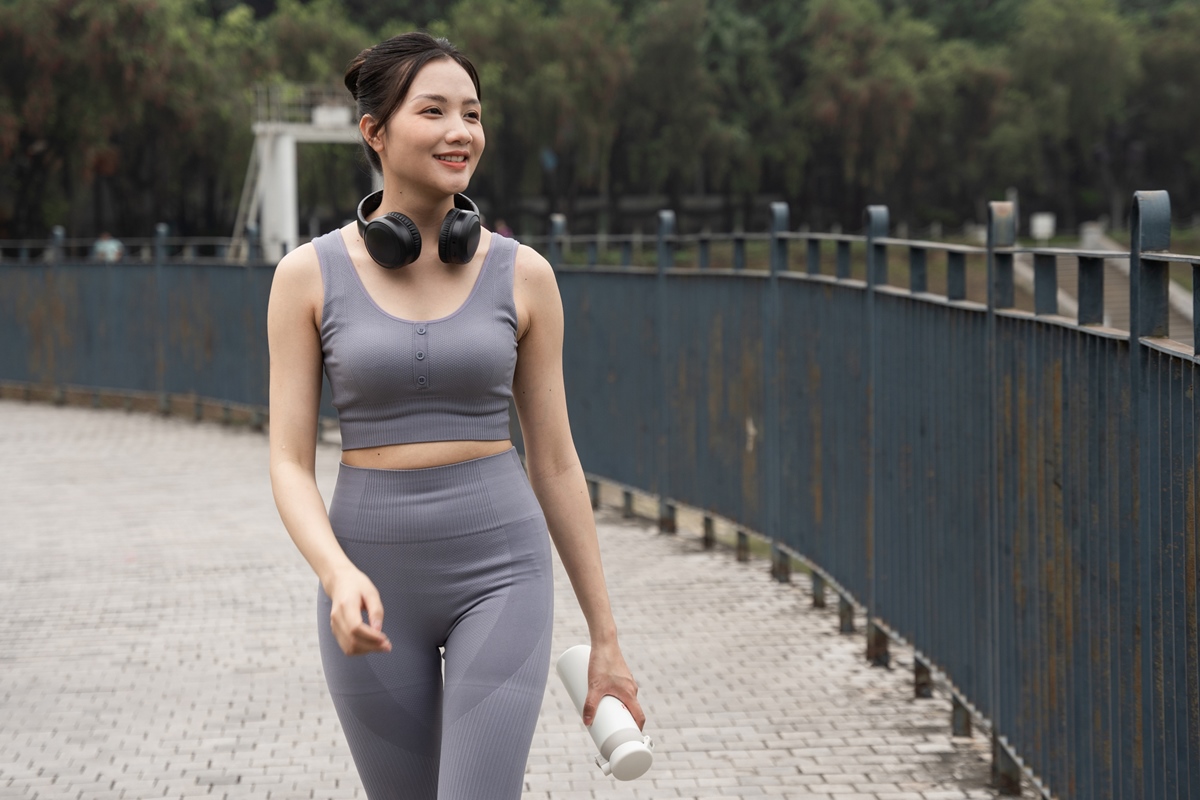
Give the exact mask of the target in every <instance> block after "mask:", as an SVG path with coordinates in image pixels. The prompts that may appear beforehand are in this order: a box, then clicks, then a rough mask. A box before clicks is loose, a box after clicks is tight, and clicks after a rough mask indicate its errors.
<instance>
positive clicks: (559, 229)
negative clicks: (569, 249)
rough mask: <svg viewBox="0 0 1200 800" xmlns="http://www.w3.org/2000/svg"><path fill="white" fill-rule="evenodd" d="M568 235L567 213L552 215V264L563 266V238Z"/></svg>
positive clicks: (553, 265)
mask: <svg viewBox="0 0 1200 800" xmlns="http://www.w3.org/2000/svg"><path fill="white" fill-rule="evenodd" d="M566 235H567V217H566V215H565V214H551V215H550V258H549V261H550V266H552V267H554V268H555V269H561V268H562V265H563V263H562V258H563V251H562V240H563V237H564V236H566Z"/></svg>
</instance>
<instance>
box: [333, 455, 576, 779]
mask: <svg viewBox="0 0 1200 800" xmlns="http://www.w3.org/2000/svg"><path fill="white" fill-rule="evenodd" d="M329 519H330V522H331V523H332V525H333V530H334V533H335V534H336V535H337V538H338V541H339V543H340V544H341V546H342V548H343V549H344V550H345V552H346V554H347V555H348V556H349V557H350V559H351V561H353V562H354V564H355V565H356V566H358V568H359V569H361V570H363V571H364V572H365V573H366V574H367V575H368V577H370V578H371V580H372V581H373V582H374V584H375V586H376V587H377V588H378V589H379V592H380V595H381V596H382V600H383V608H384V622H383V630H384V632H385V633H386V634H387V636H388V638H389V639H390V640H391V642H392V652H390V653H372V654H370V655H366V656H353V657H349V656H346V655H344V654H343V653H342V651H341V649H340V648H339V647H338V644H337V641H336V639H335V638H334V636H333V632H332V630H331V629H330V626H329V613H330V608H331V604H330V601H329V598H328V596H326V594H325V592H324V591H323V590H318V603H317V606H318V612H317V629H318V631H319V637H320V644H321V660H322V663H323V665H324V668H325V678H326V681H327V682H328V684H329V690H330V694H331V695H332V697H333V703H334V707H335V708H336V709H337V713H338V718H339V719H340V720H341V722H342V727H343V729H344V730H345V732H346V739H347V741H348V742H349V744H350V751H351V753H352V754H353V756H354V763H355V766H356V767H357V768H358V772H359V775H360V777H361V778H362V782H363V787H364V788H365V789H366V791H367V796H368V797H369V798H370V800H392V799H393V798H394V799H395V800H399V799H400V798H403V799H404V800H434V798H437V800H518V798H520V796H521V789H522V785H523V782H524V774H525V764H526V761H527V759H528V756H529V746H530V743H531V741H532V739H533V730H534V727H535V725H536V722H537V717H538V712H539V711H540V709H541V704H542V697H543V693H544V691H545V687H546V678H547V675H548V674H549V669H550V634H551V628H552V623H553V618H554V587H553V575H552V571H551V561H550V542H549V534H548V532H547V530H546V522H545V518H544V517H543V516H542V511H541V507H540V506H539V505H538V502H537V499H536V498H535V497H534V495H533V491H532V489H531V488H530V486H529V482H528V480H527V478H526V477H525V471H524V469H523V468H522V466H521V461H520V459H519V458H518V456H517V453H516V450H507V451H505V452H503V453H500V454H498V455H494V456H487V457H484V458H478V459H473V460H470V461H463V462H460V463H457V464H450V465H447V466H443V467H432V468H429V469H413V470H380V469H362V468H358V467H351V466H348V465H346V464H343V465H341V467H340V470H339V473H338V482H337V487H336V488H335V490H334V495H333V499H332V502H331V504H330V508H329ZM439 647H444V648H445V685H444V687H443V680H442V659H441V658H440V657H439V654H438V648H439Z"/></svg>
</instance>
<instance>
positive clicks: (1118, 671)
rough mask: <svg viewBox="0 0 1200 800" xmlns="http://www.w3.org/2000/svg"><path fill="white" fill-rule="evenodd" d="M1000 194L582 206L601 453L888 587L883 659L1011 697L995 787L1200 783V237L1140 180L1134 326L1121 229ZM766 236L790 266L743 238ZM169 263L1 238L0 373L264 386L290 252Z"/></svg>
mask: <svg viewBox="0 0 1200 800" xmlns="http://www.w3.org/2000/svg"><path fill="white" fill-rule="evenodd" d="M990 212H991V213H990V220H989V239H988V244H987V246H986V247H972V246H965V245H951V244H944V243H934V242H919V241H908V240H900V239H892V238H888V236H887V210H886V209H885V208H882V207H871V208H869V209H868V212H867V215H866V223H867V225H866V228H867V232H866V235H865V236H836V237H835V236H830V235H821V234H806V233H795V232H791V231H789V220H788V210H787V208H786V206H783V205H782V204H774V205H773V206H772V209H771V233H770V234H768V235H767V236H753V235H745V236H741V237H733V236H708V237H699V236H694V237H683V236H675V235H674V231H673V215H672V214H671V213H670V212H662V213H661V214H660V231H659V235H658V237H657V240H656V241H655V246H656V251H657V257H656V260H657V267H655V268H643V267H632V266H611V267H609V266H601V265H600V264H599V261H600V260H601V255H602V253H601V252H600V247H599V243H598V242H596V241H595V240H590V241H589V240H578V239H576V240H575V242H574V244H582V245H583V246H584V248H585V252H587V253H588V254H589V256H590V257H589V260H590V261H593V262H596V263H594V264H593V265H591V266H579V267H569V266H565V265H564V264H563V262H564V258H565V257H564V253H563V245H564V238H565V234H564V225H563V221H562V220H561V219H559V220H557V221H556V223H555V224H556V228H555V234H554V235H553V236H552V237H551V238H550V239H549V240H548V241H547V242H546V245H547V246H548V250H549V253H550V257H551V259H552V261H554V262H555V263H556V265H558V266H559V270H558V280H559V286H560V290H561V293H562V297H563V304H564V308H565V310H566V319H567V330H566V334H565V337H566V340H565V358H564V369H565V373H566V375H565V377H566V382H567V389H568V396H569V403H570V413H571V418H572V428H573V430H574V432H575V434H576V443H577V446H578V449H579V451H580V455H581V457H582V459H583V462H584V466H585V468H586V469H587V470H588V471H589V472H590V473H592V474H593V475H602V476H605V477H607V478H610V479H613V480H616V481H618V482H620V483H623V484H625V485H627V486H630V487H637V488H640V489H643V490H646V491H649V492H652V493H655V494H658V495H659V496H660V497H661V498H662V503H661V513H660V517H661V524H662V526H663V527H664V528H665V529H670V528H672V527H673V519H674V517H673V508H674V505H675V504H677V503H682V504H687V505H691V506H696V507H699V508H703V509H706V510H707V511H708V512H709V513H710V514H713V515H719V516H722V517H726V518H729V519H733V520H737V521H738V522H739V523H740V524H741V525H743V526H744V527H745V529H746V530H752V531H757V532H759V533H761V534H763V535H765V536H767V537H769V538H770V539H771V540H772V542H773V543H774V549H775V552H776V557H777V563H778V566H777V568H776V574H777V575H778V576H779V577H781V578H785V577H787V570H786V569H785V567H784V565H785V564H786V563H789V562H787V560H786V559H784V558H783V557H782V556H784V555H786V554H795V555H799V556H801V557H803V558H804V559H805V560H806V561H807V562H808V563H809V564H811V565H812V567H813V570H814V575H815V577H816V580H815V581H814V588H815V590H816V591H818V592H819V591H823V589H822V587H824V586H826V585H828V586H831V587H832V588H833V589H834V590H835V591H837V592H838V594H839V596H840V605H841V607H842V611H843V623H844V624H845V623H850V622H851V618H852V611H853V608H854V606H855V605H858V606H859V607H862V608H865V609H866V612H867V625H866V628H867V630H866V634H867V656H868V657H869V658H871V659H872V660H873V661H875V662H876V663H886V662H887V660H888V643H889V639H895V638H900V639H903V640H905V641H907V642H909V643H911V644H912V645H913V647H914V648H915V650H916V652H917V656H918V668H917V675H916V676H915V677H916V686H917V691H918V693H920V692H922V691H927V689H928V671H929V669H930V668H936V669H938V670H940V671H941V672H942V673H943V674H944V675H945V676H946V679H947V681H948V684H949V686H950V687H951V691H952V694H953V696H954V698H955V713H954V725H955V727H956V729H957V730H959V731H961V730H963V728H964V727H965V726H966V725H968V724H969V721H970V715H969V714H968V713H967V712H968V711H973V712H974V713H975V714H976V715H978V716H980V717H983V718H986V719H987V720H989V721H990V723H991V725H992V729H993V734H994V737H995V756H996V758H995V762H994V772H995V778H996V781H997V783H998V784H999V785H1001V786H1002V787H1005V788H1006V789H1008V790H1012V789H1015V787H1016V785H1017V781H1018V780H1019V773H1020V768H1022V767H1023V768H1024V769H1025V770H1026V771H1027V772H1028V773H1030V774H1031V775H1032V776H1034V778H1035V780H1036V783H1037V785H1038V786H1039V787H1040V788H1041V789H1042V791H1043V792H1044V793H1046V794H1049V795H1056V796H1059V797H1064V798H1067V797H1071V798H1076V797H1078V798H1093V797H1095V798H1106V797H1120V798H1124V797H1148V798H1149V797H1153V798H1184V797H1195V796H1197V794H1200V657H1198V654H1197V649H1198V643H1200V636H1198V631H1197V598H1196V584H1197V577H1198V567H1197V557H1196V555H1197V546H1198V527H1197V521H1196V515H1195V510H1196V494H1197V490H1198V489H1200V474H1198V472H1200V470H1198V469H1197V467H1198V466H1200V453H1198V452H1197V448H1196V433H1197V430H1196V418H1197V402H1198V401H1197V400H1196V398H1195V389H1196V384H1197V358H1196V354H1195V352H1194V350H1193V349H1192V348H1190V347H1183V346H1181V345H1178V344H1177V343H1174V342H1172V341H1170V340H1168V339H1166V338H1165V333H1166V314H1167V265H1168V264H1169V263H1179V262H1182V263H1188V264H1191V265H1192V268H1193V271H1196V270H1198V269H1200V257H1191V256H1179V255H1174V254H1170V253H1168V252H1166V251H1167V250H1168V248H1169V235H1170V234H1169V232H1170V228H1169V222H1170V213H1169V204H1168V200H1167V197H1166V195H1165V193H1161V192H1148V193H1138V194H1137V195H1136V196H1135V204H1134V217H1133V220H1132V225H1131V229H1132V242H1131V251H1130V254H1129V257H1130V267H1131V274H1132V291H1133V301H1132V309H1131V310H1132V320H1133V322H1132V324H1131V326H1130V327H1131V331H1120V330H1115V329H1111V328H1105V327H1104V326H1103V324H1102V323H1103V315H1102V311H1101V310H1100V309H1101V305H1102V304H1101V297H1102V293H1103V285H1102V284H1103V277H1102V276H1103V271H1102V269H1101V267H1102V264H1103V260H1104V259H1105V258H1106V257H1113V255H1114V254H1112V253H1099V252H1085V251H1066V250H1052V249H1032V250H1020V249H1018V248H1016V247H1014V246H1013V244H1014V242H1015V230H1014V222H1013V218H1012V208H1011V206H1010V205H1008V204H1005V203H993V204H992V205H991V207H990ZM738 238H740V240H741V241H740V243H739V242H738V241H737V239H738ZM747 241H749V242H750V243H751V244H756V243H757V244H758V245H761V246H762V247H764V248H766V254H767V260H768V262H769V269H765V270H754V269H746V268H744V267H745V266H746V264H747V263H748V262H749V261H752V260H753V259H750V258H747V256H746V248H747ZM793 242H796V243H802V244H803V248H804V266H803V269H802V270H795V271H793V270H791V269H790V259H789V247H790V246H791V245H792V243H793ZM726 245H728V246H729V247H730V248H731V250H730V252H731V258H730V260H729V263H730V268H728V269H725V268H722V269H715V268H712V264H713V263H714V261H715V257H714V255H713V254H714V252H715V250H714V248H719V247H725V246H726ZM830 246H832V247H833V248H834V250H835V253H834V255H833V259H832V261H833V264H832V265H830V264H829V263H827V262H828V261H830V259H829V258H828V256H829V255H830V254H829V252H828V248H829V247H830ZM617 247H618V248H621V247H623V245H622V243H620V242H618V243H617ZM681 248H694V249H695V253H696V259H695V261H696V265H695V266H688V267H677V266H675V261H676V256H677V251H678V250H679V249H681ZM739 251H740V253H741V256H740V257H739V255H738V253H739ZM897 252H903V253H905V254H906V255H907V258H906V259H904V264H903V267H904V271H906V272H907V277H908V281H907V286H897V285H894V282H893V278H894V275H893V273H892V272H891V271H889V257H890V256H894V255H895V254H896V253H897ZM1021 253H1030V254H1032V256H1033V259H1034V268H1035V273H1036V276H1035V277H1036V280H1035V289H1034V296H1033V298H1032V304H1031V305H1032V310H1030V311H1023V310H1020V309H1017V308H1015V307H1014V306H1015V303H1016V300H1017V297H1016V293H1015V290H1014V281H1013V262H1014V258H1016V257H1017V256H1018V255H1019V254H1021ZM1121 255H1122V256H1123V255H1124V254H1121ZM1061 257H1072V258H1078V259H1079V265H1080V270H1079V274H1080V278H1079V286H1078V299H1079V311H1078V318H1076V319H1070V318H1066V317H1063V316H1059V315H1058V314H1057V310H1058V309H1057V283H1058V282H1057V279H1056V274H1055V270H1056V264H1057V260H1058V259H1059V258H1061ZM621 260H622V261H626V262H627V261H629V260H631V259H627V258H622V259H621ZM165 262H166V256H165V252H163V251H161V250H160V251H159V252H158V253H157V257H156V258H155V260H154V263H151V264H140V263H133V264H106V265H97V264H94V263H92V264H89V263H68V262H66V261H55V260H53V259H51V260H50V261H47V262H33V261H30V262H28V263H24V264H10V263H7V262H6V263H0V379H3V380H5V381H8V382H9V383H10V385H11V383H12V382H16V383H18V384H24V385H25V386H27V387H36V386H48V387H58V390H59V391H60V393H65V392H68V391H70V388H69V387H71V386H85V387H111V388H114V389H118V390H126V391H128V390H140V391H145V392H149V393H151V394H152V395H153V396H156V397H158V398H160V407H162V408H164V409H165V408H169V407H171V402H170V398H171V397H172V396H177V395H186V396H188V397H193V398H203V397H208V398H216V399H218V400H219V401H221V402H222V403H224V404H226V405H229V404H231V403H232V404H245V405H246V406H248V407H252V408H261V407H262V406H263V405H265V402H266V388H267V385H266V380H267V364H266V355H265V333H264V332H265V307H266V296H267V292H268V290H269V284H270V277H271V271H270V269H269V268H263V267H245V266H241V265H238V266H212V265H208V266H199V265H189V264H177V265H169V266H168V265H166V263H165ZM860 262H861V267H862V268H861V270H860V268H859V263H860ZM976 264H978V265H979V267H980V268H982V269H984V270H985V273H986V302H979V301H977V300H974V299H970V297H969V295H970V291H969V287H970V285H971V283H972V272H973V270H974V269H975V267H974V266H973V265H976ZM860 271H861V275H862V277H861V278H859V277H852V276H854V275H857V274H858V272H860ZM935 273H936V274H937V276H938V278H939V281H938V282H939V283H941V284H943V285H944V291H943V292H940V293H933V292H931V291H930V287H931V286H932V285H933V283H934V281H931V276H932V275H934V274H935ZM1194 277H1198V278H1200V275H1197V276H1194ZM1194 319H1196V320H1200V314H1196V315H1194ZM198 407H199V406H198V405H197V408H198ZM325 412H326V413H329V412H330V409H329V408H328V407H327V406H326V408H325Z"/></svg>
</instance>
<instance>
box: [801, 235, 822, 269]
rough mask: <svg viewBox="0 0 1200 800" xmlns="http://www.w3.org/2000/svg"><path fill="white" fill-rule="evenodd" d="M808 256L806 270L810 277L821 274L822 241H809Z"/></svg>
mask: <svg viewBox="0 0 1200 800" xmlns="http://www.w3.org/2000/svg"><path fill="white" fill-rule="evenodd" d="M807 245H808V246H807V248H806V250H807V256H806V258H805V265H804V266H805V270H806V271H807V272H808V274H809V275H820V274H821V240H820V239H809V240H808V243H807Z"/></svg>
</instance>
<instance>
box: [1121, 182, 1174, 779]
mask: <svg viewBox="0 0 1200 800" xmlns="http://www.w3.org/2000/svg"><path fill="white" fill-rule="evenodd" d="M1131 217H1132V218H1131V220H1130V226H1129V236H1130V242H1129V281H1130V285H1129V289H1130V292H1129V367H1130V369H1129V373H1130V375H1129V377H1130V393H1129V396H1130V411H1131V414H1130V418H1131V421H1132V429H1133V447H1132V451H1133V453H1134V464H1133V469H1132V470H1131V475H1130V485H1131V488H1132V491H1133V508H1134V515H1135V516H1134V520H1133V524H1134V535H1133V536H1132V537H1122V542H1121V545H1122V546H1121V553H1120V556H1119V557H1120V559H1121V585H1122V587H1123V588H1125V589H1126V590H1127V591H1129V592H1130V594H1129V595H1127V596H1123V597H1122V605H1123V607H1125V606H1124V603H1125V602H1127V601H1126V597H1128V602H1129V603H1130V605H1129V606H1128V607H1129V608H1136V609H1137V612H1136V613H1135V614H1134V615H1133V620H1134V621H1133V624H1130V625H1128V626H1123V628H1132V629H1133V632H1132V635H1131V636H1128V635H1127V634H1126V632H1125V630H1122V633H1121V637H1122V642H1121V652H1122V653H1123V654H1124V653H1126V652H1131V653H1134V654H1136V655H1135V656H1134V657H1135V658H1138V659H1140V662H1134V663H1138V664H1139V665H1140V678H1141V680H1140V684H1138V685H1133V684H1132V681H1131V685H1130V688H1129V690H1128V692H1123V693H1122V698H1121V720H1120V722H1121V730H1122V732H1123V734H1122V735H1123V737H1125V738H1123V742H1122V743H1123V744H1124V745H1125V746H1126V747H1128V748H1129V750H1128V751H1127V753H1126V758H1132V759H1133V761H1134V763H1135V766H1134V767H1133V769H1134V772H1135V774H1134V775H1133V785H1132V786H1131V787H1130V786H1128V785H1126V786H1125V787H1123V789H1124V791H1126V792H1128V794H1122V795H1121V796H1122V797H1124V796H1129V797H1158V796H1161V795H1163V794H1164V787H1163V786H1162V785H1161V781H1162V780H1163V777H1162V776H1163V775H1164V773H1165V772H1166V770H1165V767H1164V765H1163V763H1162V762H1163V755H1162V752H1161V750H1160V748H1161V744H1160V743H1159V741H1158V738H1159V735H1160V734H1159V731H1157V730H1156V727H1157V726H1156V720H1161V719H1162V718H1163V715H1164V709H1163V700H1162V697H1161V695H1160V694H1159V692H1156V691H1155V690H1154V687H1155V686H1156V685H1158V682H1159V681H1160V680H1161V679H1162V670H1163V663H1162V661H1161V656H1158V657H1157V658H1156V651H1159V648H1160V646H1161V641H1162V639H1161V637H1162V629H1161V627H1162V622H1161V620H1156V619H1155V617H1156V614H1155V592H1156V590H1158V589H1159V587H1158V586H1156V581H1155V580H1154V578H1155V572H1154V565H1155V563H1156V561H1157V560H1158V558H1159V557H1160V553H1161V552H1162V540H1161V538H1160V534H1159V529H1158V527H1157V526H1156V524H1155V520H1154V516H1155V513H1156V511H1157V506H1158V504H1159V503H1160V501H1159V499H1158V497H1157V486H1156V483H1157V482H1156V481H1155V478H1156V476H1157V472H1158V470H1159V469H1160V465H1159V464H1158V463H1156V461H1155V459H1154V458H1153V456H1152V455H1151V453H1152V452H1153V450H1154V449H1156V448H1154V447H1153V445H1152V443H1154V442H1155V441H1156V440H1157V439H1159V438H1160V437H1161V436H1162V435H1163V434H1162V428H1161V423H1160V422H1159V419H1158V414H1157V413H1155V412H1156V410H1157V409H1156V406H1157V404H1158V403H1159V399H1158V393H1159V391H1161V390H1160V388H1159V387H1160V385H1161V383H1162V381H1161V379H1159V377H1158V375H1157V372H1156V371H1155V370H1154V362H1155V361H1156V356H1155V354H1154V351H1152V350H1151V349H1150V348H1148V347H1146V346H1145V345H1144V344H1142V339H1146V338H1154V337H1164V336H1167V335H1168V322H1169V317H1168V314H1169V305H1168V297H1169V295H1168V287H1169V285H1170V276H1169V273H1168V268H1167V264H1165V263H1163V262H1161V261H1145V260H1143V259H1142V253H1145V252H1148V251H1154V250H1169V249H1170V248H1171V200H1170V197H1169V196H1168V195H1167V193H1166V192H1164V191H1157V192H1134V195H1133V208H1132V209H1131ZM1126 538H1132V539H1133V540H1134V542H1136V545H1135V546H1134V548H1133V549H1132V551H1129V549H1127V547H1126V546H1125V539H1126ZM1126 565H1128V566H1129V569H1128V570H1127V569H1126ZM1127 575H1128V580H1126V576H1127ZM1127 648H1128V649H1127ZM1134 663H1129V664H1128V665H1127V664H1125V663H1122V664H1121V668H1122V670H1125V669H1126V668H1127V667H1128V668H1129V669H1130V670H1131V671H1132V670H1133V669H1134ZM1126 694H1128V695H1129V696H1130V697H1126V696H1125V695H1126ZM1139 712H1140V713H1139ZM1162 724H1163V723H1161V722H1159V723H1158V725H1162ZM1129 731H1132V738H1131V739H1130V738H1129V733H1128V732H1129ZM1139 747H1140V752H1137V748H1139ZM1122 778H1123V779H1124V775H1122ZM1156 783H1158V784H1159V785H1157V786H1156Z"/></svg>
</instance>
